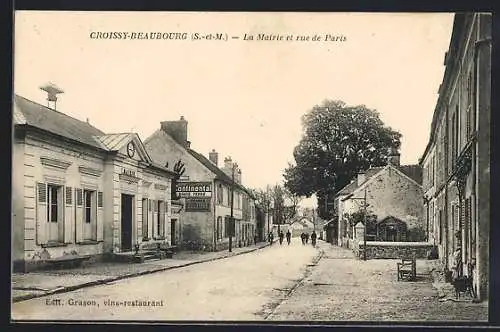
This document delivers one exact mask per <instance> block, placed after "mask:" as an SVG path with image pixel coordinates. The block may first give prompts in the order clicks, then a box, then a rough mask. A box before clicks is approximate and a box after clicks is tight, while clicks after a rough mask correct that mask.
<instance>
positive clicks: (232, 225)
mask: <svg viewBox="0 0 500 332" xmlns="http://www.w3.org/2000/svg"><path fill="white" fill-rule="evenodd" d="M235 166H237V165H236V164H233V166H232V170H231V180H232V182H231V219H229V223H230V227H229V230H230V232H229V252H232V251H233V232H234V231H235V229H236V225H235V222H234V216H233V213H234V211H233V210H234V168H235Z"/></svg>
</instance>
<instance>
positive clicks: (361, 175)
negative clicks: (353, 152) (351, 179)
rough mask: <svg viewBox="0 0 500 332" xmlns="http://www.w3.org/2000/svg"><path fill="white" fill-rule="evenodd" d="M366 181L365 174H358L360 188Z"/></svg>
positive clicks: (361, 172)
mask: <svg viewBox="0 0 500 332" xmlns="http://www.w3.org/2000/svg"><path fill="white" fill-rule="evenodd" d="M365 179H366V176H365V172H364V171H360V172H359V173H358V187H359V186H361V185H362V184H363V182H365Z"/></svg>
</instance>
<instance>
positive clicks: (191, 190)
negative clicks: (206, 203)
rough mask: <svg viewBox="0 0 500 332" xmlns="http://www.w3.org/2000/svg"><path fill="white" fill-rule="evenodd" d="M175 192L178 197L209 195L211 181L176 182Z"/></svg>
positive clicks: (210, 192) (210, 194)
mask: <svg viewBox="0 0 500 332" xmlns="http://www.w3.org/2000/svg"><path fill="white" fill-rule="evenodd" d="M176 193H177V194H178V195H179V196H180V197H186V198H187V197H211V196H212V183H211V182H178V183H177V186H176Z"/></svg>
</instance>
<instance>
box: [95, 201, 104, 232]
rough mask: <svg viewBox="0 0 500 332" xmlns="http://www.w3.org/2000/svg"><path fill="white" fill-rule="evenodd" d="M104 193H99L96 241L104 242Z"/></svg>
mask: <svg viewBox="0 0 500 332" xmlns="http://www.w3.org/2000/svg"><path fill="white" fill-rule="evenodd" d="M102 203H103V202H102V191H98V192H97V220H96V229H97V234H96V240H97V241H102V240H103V238H104V209H103V204H102Z"/></svg>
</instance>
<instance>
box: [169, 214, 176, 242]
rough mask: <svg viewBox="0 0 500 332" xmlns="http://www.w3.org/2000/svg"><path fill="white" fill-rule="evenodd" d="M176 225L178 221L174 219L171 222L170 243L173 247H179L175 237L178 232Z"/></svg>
mask: <svg viewBox="0 0 500 332" xmlns="http://www.w3.org/2000/svg"><path fill="white" fill-rule="evenodd" d="M176 223H177V219H172V220H171V221H170V243H171V245H173V246H175V245H177V242H176V238H175V235H176V231H175V228H176V225H175V224H176Z"/></svg>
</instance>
